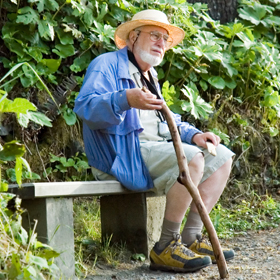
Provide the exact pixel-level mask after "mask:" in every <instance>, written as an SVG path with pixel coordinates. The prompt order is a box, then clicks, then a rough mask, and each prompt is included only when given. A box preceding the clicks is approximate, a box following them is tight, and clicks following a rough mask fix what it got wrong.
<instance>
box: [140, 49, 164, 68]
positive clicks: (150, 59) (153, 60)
mask: <svg viewBox="0 0 280 280" xmlns="http://www.w3.org/2000/svg"><path fill="white" fill-rule="evenodd" d="M135 51H136V52H138V54H139V56H140V58H141V59H142V60H143V61H144V62H146V63H148V64H149V65H150V66H152V67H154V66H157V65H159V64H160V63H161V62H162V58H161V57H159V56H156V55H152V54H150V53H148V52H147V51H143V50H142V49H141V48H140V47H138V46H137V45H136V46H135Z"/></svg>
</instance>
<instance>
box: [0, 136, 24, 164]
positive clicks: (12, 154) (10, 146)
mask: <svg viewBox="0 0 280 280" xmlns="http://www.w3.org/2000/svg"><path fill="white" fill-rule="evenodd" d="M24 153H25V147H24V145H22V144H20V143H18V142H17V141H16V140H14V141H11V142H8V143H5V144H4V146H3V150H1V151H0V160H3V161H12V160H15V159H16V158H18V157H21V156H23V155H24Z"/></svg>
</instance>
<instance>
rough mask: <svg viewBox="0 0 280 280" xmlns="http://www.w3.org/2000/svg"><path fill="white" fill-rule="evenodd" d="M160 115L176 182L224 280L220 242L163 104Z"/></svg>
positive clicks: (223, 259) (224, 271) (176, 130)
mask: <svg viewBox="0 0 280 280" xmlns="http://www.w3.org/2000/svg"><path fill="white" fill-rule="evenodd" d="M160 111H161V112H162V114H163V115H164V117H165V119H166V122H167V124H168V127H169V131H170V134H171V137H172V141H173V145H174V148H175V152H176V156H177V161H178V166H179V177H178V182H179V183H181V184H182V185H184V186H185V187H186V188H187V189H188V191H189V193H190V195H191V196H192V198H193V201H194V203H195V205H196V208H197V210H198V212H199V214H200V217H201V220H202V221H203V223H204V226H205V228H206V230H207V232H208V235H209V239H210V242H211V244H212V247H213V251H214V255H215V258H216V261H217V265H218V269H219V273H220V277H221V279H225V278H227V277H228V270H227V264H226V261H225V257H224V254H223V251H222V248H221V245H220V242H219V240H218V236H217V233H216V231H215V228H214V226H213V224H212V222H211V219H210V217H209V215H208V213H207V210H206V207H205V205H204V203H203V201H202V199H201V196H200V193H199V191H198V189H197V187H196V186H195V185H194V183H193V182H192V179H191V177H190V172H189V168H188V163H187V160H186V156H185V153H184V150H183V146H182V142H181V138H180V135H179V132H178V129H177V125H176V123H175V120H174V118H173V116H172V114H171V111H170V110H169V108H168V107H167V105H166V104H165V103H164V104H163V106H162V109H161V110H160Z"/></svg>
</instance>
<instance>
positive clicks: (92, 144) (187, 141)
mask: <svg viewBox="0 0 280 280" xmlns="http://www.w3.org/2000/svg"><path fill="white" fill-rule="evenodd" d="M183 38H184V31H183V30H182V29H181V28H178V27H176V26H173V25H171V24H170V23H169V22H168V20H167V17H166V15H165V14H164V13H163V12H160V11H157V10H144V11H141V12H139V13H137V14H136V15H134V17H133V18H132V20H131V21H128V22H126V23H124V24H122V25H120V26H119V27H118V28H117V29H116V32H115V43H116V45H117V46H118V47H119V48H120V50H119V51H116V52H111V53H106V54H103V55H100V56H99V57H97V58H95V59H94V60H93V61H92V62H91V63H90V65H89V67H88V69H87V73H86V76H85V79H84V83H83V85H82V88H81V91H80V93H79V95H78V97H77V99H76V102H75V112H76V113H77V114H78V116H79V117H80V118H81V119H82V120H83V135H84V143H85V150H86V154H87V157H88V160H89V164H90V165H91V166H92V172H93V174H94V175H95V177H96V178H97V179H99V180H106V179H107V180H108V179H113V178H114V179H117V180H118V181H120V182H121V183H122V184H123V185H124V186H125V187H126V188H128V189H130V190H148V189H152V190H153V191H154V192H156V193H157V194H159V195H161V194H165V195H166V210H165V216H164V221H163V225H162V233H161V237H160V240H159V241H158V242H157V243H156V244H155V246H154V248H153V249H152V251H151V253H150V260H151V265H150V268H151V269H159V270H172V271H182V272H189V271H195V270H198V269H200V268H202V267H205V266H207V265H209V264H210V263H211V262H215V257H214V254H213V250H212V247H211V245H210V244H209V243H208V242H207V240H205V239H202V238H201V230H202V227H203V223H202V221H201V218H200V216H199V214H198V211H197V209H196V207H195V205H194V203H192V198H191V196H190V194H189V192H188V191H187V189H186V188H185V187H184V186H183V185H181V184H180V183H179V182H178V181H177V177H178V174H179V171H178V165H177V159H176V155H175V152H174V147H173V144H172V142H170V141H167V139H168V135H167V134H168V133H166V129H164V128H166V127H165V126H166V123H165V122H164V120H163V118H162V116H161V114H160V113H159V112H158V110H160V109H161V108H162V104H163V102H164V100H163V98H162V97H161V95H160V88H159V85H158V81H157V73H156V71H155V70H154V68H153V66H156V65H159V64H160V63H161V61H162V59H163V56H164V53H165V52H166V50H168V49H170V48H172V47H173V46H175V45H177V44H178V43H180V42H181V41H182V40H183ZM143 86H145V87H146V88H147V89H149V90H142V89H143ZM157 97H160V98H157ZM174 118H175V120H176V123H177V125H178V127H179V128H180V133H181V139H182V141H183V146H184V151H185V155H186V157H187V160H188V165H189V170H190V174H191V178H192V180H193V182H194V184H195V185H196V186H198V189H199V191H200V194H201V197H202V199H203V201H204V203H205V206H206V208H207V210H208V211H209V212H210V211H211V209H212V207H213V206H214V205H215V204H216V202H217V200H218V199H219V197H220V195H221V193H222V192H223V189H224V187H225V185H226V182H227V179H228V177H229V174H230V169H231V164H232V157H233V155H234V154H233V153H232V152H231V151H230V150H228V149H227V148H226V147H225V146H223V145H221V144H220V138H219V137H218V136H217V135H215V134H213V133H210V132H206V133H203V132H201V131H200V130H198V129H196V128H195V127H193V126H191V125H190V124H188V123H186V122H181V120H180V116H178V115H175V114H174ZM162 129H163V130H162ZM207 141H211V142H212V143H213V144H214V145H215V146H216V150H217V156H216V157H214V156H212V155H210V154H209V153H208V151H207V149H206V142H207ZM189 207H190V211H189V213H188V216H187V221H186V224H185V225H184V228H183V230H182V233H181V235H180V226H181V223H182V220H183V218H184V215H185V214H186V211H187V209H188V208H189ZM223 252H224V255H225V259H226V260H229V259H232V258H233V257H234V252H233V251H232V250H223Z"/></svg>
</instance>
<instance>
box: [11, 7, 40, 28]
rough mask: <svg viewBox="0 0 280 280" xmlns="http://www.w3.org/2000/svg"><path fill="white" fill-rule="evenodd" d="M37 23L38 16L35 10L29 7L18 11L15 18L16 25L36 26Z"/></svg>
mask: <svg viewBox="0 0 280 280" xmlns="http://www.w3.org/2000/svg"><path fill="white" fill-rule="evenodd" d="M38 21H39V14H38V13H37V11H36V10H34V9H32V8H31V7H28V6H26V7H24V8H22V9H19V10H18V16H17V20H16V22H17V23H23V24H30V23H33V24H37V23H38Z"/></svg>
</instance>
